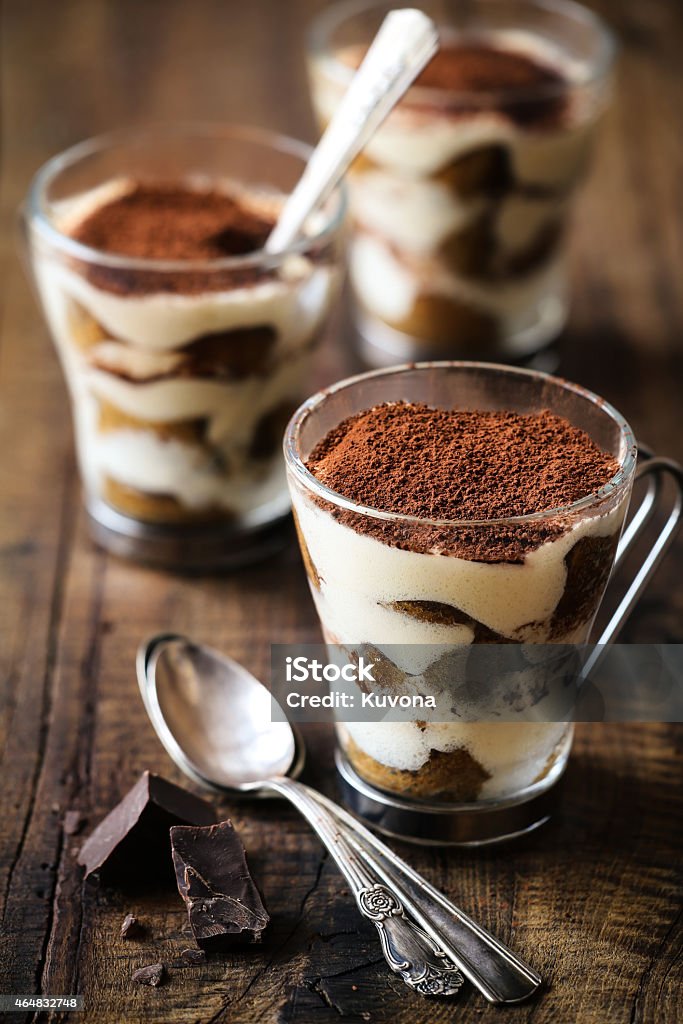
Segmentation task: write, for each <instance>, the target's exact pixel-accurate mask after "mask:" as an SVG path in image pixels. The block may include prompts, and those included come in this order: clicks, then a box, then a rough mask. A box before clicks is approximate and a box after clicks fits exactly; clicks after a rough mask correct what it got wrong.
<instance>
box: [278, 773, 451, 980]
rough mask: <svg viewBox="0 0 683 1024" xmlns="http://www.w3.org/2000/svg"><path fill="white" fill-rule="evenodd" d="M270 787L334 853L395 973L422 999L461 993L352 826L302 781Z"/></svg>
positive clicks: (444, 961)
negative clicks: (355, 842) (351, 836)
mask: <svg viewBox="0 0 683 1024" xmlns="http://www.w3.org/2000/svg"><path fill="white" fill-rule="evenodd" d="M265 785H267V786H268V788H269V789H272V790H275V791H276V792H277V793H280V794H281V795H282V796H284V797H286V798H287V800H289V801H290V803H292V804H293V805H294V806H295V807H296V808H297V810H299V811H300V812H301V814H302V815H303V816H304V817H305V818H306V820H307V821H308V822H309V824H310V825H311V826H312V827H313V829H314V831H315V832H316V833H317V835H318V836H319V838H320V839H321V840H322V842H323V843H324V845H325V846H326V847H327V849H328V850H329V852H330V853H331V854H332V856H333V857H334V859H335V861H336V863H337V866H338V867H339V869H340V871H341V873H342V874H343V875H344V878H345V879H346V881H347V882H348V884H349V887H350V889H351V892H352V893H353V895H354V897H355V900H356V904H357V906H358V909H359V910H360V912H361V914H362V915H363V917H366V918H367V919H368V920H369V921H372V923H373V924H374V926H375V927H376V929H377V931H378V933H379V938H380V943H381V946H382V952H383V953H384V958H385V960H386V961H387V963H388V964H389V967H390V968H391V969H392V971H395V972H396V974H400V976H401V977H402V978H403V980H404V981H405V983H406V985H409V986H410V988H412V989H414V990H415V991H416V992H419V993H420V994H421V995H429V996H450V995H455V994H456V993H457V992H458V990H459V989H460V986H461V985H462V983H463V980H464V979H463V976H462V974H461V973H460V971H459V970H458V968H457V967H456V965H455V964H454V963H453V962H452V960H450V959H449V958H448V957H447V956H446V954H445V953H444V952H443V950H442V949H441V948H440V947H439V945H438V944H437V943H436V942H435V941H434V939H433V938H431V937H430V936H429V935H427V934H426V932H423V931H422V929H421V928H418V927H417V926H416V925H415V924H413V922H412V921H411V920H409V919H408V918H407V917H406V916H405V911H404V909H403V904H402V902H401V900H400V899H399V897H398V895H397V894H396V893H395V892H394V891H393V889H392V888H391V887H390V886H388V885H387V884H385V882H384V881H383V880H382V879H381V878H380V876H379V874H378V873H377V872H375V870H374V868H373V866H372V861H371V860H369V859H368V858H366V857H365V856H364V855H363V854H362V853H360V854H359V853H358V852H357V851H356V850H355V849H354V848H353V846H352V845H351V844H350V843H349V841H348V839H347V838H346V831H347V830H346V827H345V826H344V825H342V824H340V822H339V821H337V820H336V819H335V818H334V816H333V815H332V814H330V812H329V811H328V810H327V809H326V808H325V807H323V806H322V805H321V804H320V803H318V801H317V800H316V799H315V798H314V797H313V796H312V795H311V793H310V792H309V790H308V789H307V788H306V787H305V786H302V785H301V783H299V782H294V781H293V780H292V779H285V778H278V779H270V780H269V781H268V783H266V784H265Z"/></svg>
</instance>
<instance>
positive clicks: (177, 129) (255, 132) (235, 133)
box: [24, 121, 347, 273]
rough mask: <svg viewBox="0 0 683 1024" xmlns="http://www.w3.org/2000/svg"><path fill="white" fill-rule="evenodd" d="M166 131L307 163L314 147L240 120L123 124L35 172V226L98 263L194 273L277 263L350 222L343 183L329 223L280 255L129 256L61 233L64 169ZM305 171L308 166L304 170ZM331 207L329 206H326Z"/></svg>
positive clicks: (30, 205)
mask: <svg viewBox="0 0 683 1024" xmlns="http://www.w3.org/2000/svg"><path fill="white" fill-rule="evenodd" d="M154 134H157V135H164V136H166V137H168V138H173V137H174V136H175V137H178V138H180V137H182V136H186V137H187V138H192V137H193V136H194V137H202V138H216V139H220V138H224V139H226V140H228V139H230V138H233V139H235V140H240V139H241V140H243V141H245V142H250V143H258V144H260V145H263V146H269V147H270V148H271V149H275V150H278V151H279V152H280V153H284V154H287V155H289V156H293V157H298V158H299V159H300V160H301V161H302V164H303V165H304V166H305V165H306V163H307V162H308V160H309V158H310V155H311V153H312V152H313V146H310V145H309V144H308V143H306V142H301V141H300V140H299V139H295V138H292V137H291V136H289V135H284V134H282V133H280V132H276V131H271V130H270V129H268V128H259V127H257V126H254V125H246V124H238V123H233V122H221V121H158V122H152V123H150V124H143V125H138V126H135V127H133V128H121V129H118V130H115V131H111V132H104V133H102V134H99V135H94V136H91V137H90V138H88V139H84V140H83V141H81V142H77V143H76V144H75V145H73V146H70V147H69V148H68V149H65V150H62V151H61V152H60V153H57V154H56V155H55V156H53V157H51V158H50V159H49V160H47V161H46V162H45V163H44V164H43V165H42V166H41V167H40V168H39V169H38V171H37V172H36V174H35V175H34V177H33V179H32V181H31V184H30V186H29V190H28V195H27V199H26V204H25V207H24V211H25V215H26V218H27V220H28V223H29V226H30V227H31V228H34V229H36V230H37V231H38V233H39V234H40V235H41V236H42V237H43V238H44V239H45V240H46V241H48V242H49V243H50V244H52V245H53V246H55V247H56V248H57V249H60V250H62V251H63V252H66V253H67V254H68V255H69V256H72V257H74V258H75V259H78V260H80V261H81V262H84V263H97V264H98V266H105V267H112V268H118V269H120V270H123V269H126V270H140V271H146V272H158V273H192V272H198V271H211V272H213V271H221V270H240V269H245V268H250V267H264V268H268V267H277V266H279V265H280V264H281V263H282V261H283V260H284V259H286V258H287V257H288V256H292V255H305V254H306V253H307V252H309V251H310V250H311V249H312V248H314V247H315V246H318V245H320V244H321V243H322V244H324V243H325V242H327V241H328V240H329V239H331V238H333V237H334V235H335V234H337V232H338V231H339V230H340V228H341V227H342V225H343V223H344V218H345V215H346V208H347V200H346V188H345V186H344V184H343V182H342V183H340V184H339V185H337V186H336V187H335V189H334V190H333V192H332V195H331V196H330V198H329V199H328V200H327V203H330V201H333V206H332V212H331V213H330V212H329V211H328V212H326V213H325V214H324V217H325V219H324V223H323V224H322V226H321V228H320V229H319V230H318V231H316V232H315V233H314V234H312V235H308V236H306V237H303V238H299V239H297V240H296V241H295V242H293V243H292V244H291V245H289V246H287V248H286V249H283V250H282V252H278V253H267V252H265V250H264V249H256V250H254V251H253V252H250V253H245V254H244V255H242V256H221V257H216V258H213V259H200V260H183V259H150V258H145V257H139V256H137V257H135V256H126V255H124V254H122V253H113V252H108V251H106V250H104V249H97V248H95V247H93V246H89V245H85V244H84V243H83V242H78V241H76V239H74V238H72V237H71V236H70V235H68V234H66V233H65V232H64V231H61V230H60V229H59V228H58V227H56V226H55V225H54V223H52V221H51V220H50V217H49V215H48V213H47V211H46V209H45V193H46V191H47V189H48V188H49V186H50V184H51V183H52V182H53V181H54V180H55V178H56V177H57V176H58V175H59V174H60V173H61V172H62V171H64V170H66V169H68V168H69V167H72V166H73V165H74V164H76V163H77V162H78V161H79V160H83V159H84V158H86V157H88V156H92V155H93V154H95V153H98V152H103V151H105V150H107V149H112V148H114V147H115V146H117V145H123V144H125V143H126V142H135V141H136V140H140V141H141V142H144V141H145V139H146V137H147V136H150V137H151V136H153V135H154ZM302 169H303V168H302ZM324 209H325V208H323V210H324Z"/></svg>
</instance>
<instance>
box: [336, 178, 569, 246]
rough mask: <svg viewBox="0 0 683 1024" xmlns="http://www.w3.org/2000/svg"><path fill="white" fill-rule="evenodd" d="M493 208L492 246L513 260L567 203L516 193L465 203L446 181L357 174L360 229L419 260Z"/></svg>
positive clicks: (354, 202) (354, 204) (355, 205)
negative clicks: (492, 199)
mask: <svg viewBox="0 0 683 1024" xmlns="http://www.w3.org/2000/svg"><path fill="white" fill-rule="evenodd" d="M489 208H490V209H491V210H492V215H493V221H492V223H493V239H494V242H495V244H496V246H497V247H498V248H499V250H500V251H501V253H502V255H503V256H511V255H515V254H517V253H520V252H524V251H525V250H526V249H528V248H529V246H531V245H532V244H533V242H534V241H535V240H536V239H537V238H538V236H539V235H540V233H541V232H542V231H543V229H544V228H547V227H548V225H550V224H554V223H556V222H557V220H558V219H559V218H560V217H561V216H562V215H563V214H564V212H565V208H566V200H562V199H557V198H538V197H530V196H524V195H520V194H514V193H513V194H512V195H509V196H507V197H506V198H505V199H503V200H500V201H499V200H496V201H494V202H493V203H492V202H491V201H490V200H487V199H485V198H482V197H475V198H473V199H470V200H468V201H465V200H462V199H459V198H458V197H457V196H455V195H454V194H453V192H452V190H450V189H449V188H447V186H446V185H444V184H443V182H439V181H436V180H434V179H428V180H424V181H414V180H411V179H408V178H404V177H399V176H398V175H394V174H388V173H386V172H384V171H368V172H366V173H365V174H362V175H357V176H356V177H355V179H354V181H353V188H352V190H351V209H352V211H353V214H354V217H355V219H356V221H357V222H358V224H359V225H360V228H361V229H368V230H369V231H372V232H376V233H378V234H379V235H381V236H382V237H383V238H385V239H386V240H387V241H389V242H391V243H392V244H393V245H395V246H397V247H398V248H399V249H402V250H403V251H404V252H406V253H410V254H414V255H416V256H428V255H431V254H435V253H436V251H437V250H438V249H439V247H440V246H441V245H442V244H443V243H444V242H445V241H446V239H447V238H449V237H450V236H451V235H454V234H457V233H459V232H461V231H462V230H463V229H465V228H467V227H468V226H469V225H471V224H472V223H473V222H474V221H476V220H477V219H478V218H479V217H481V216H482V214H483V213H485V212H486V211H487V209H489Z"/></svg>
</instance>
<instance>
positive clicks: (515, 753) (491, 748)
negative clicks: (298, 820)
mask: <svg viewBox="0 0 683 1024" xmlns="http://www.w3.org/2000/svg"><path fill="white" fill-rule="evenodd" d="M293 502H294V507H295V510H296V514H297V517H298V520H299V525H300V528H301V531H302V534H303V536H304V538H305V540H306V544H307V546H308V550H309V553H310V557H311V560H312V562H313V565H314V566H315V569H316V571H317V573H318V575H319V577H320V580H321V583H320V589H319V590H317V589H313V591H312V592H313V598H314V600H315V603H316V607H317V610H318V614H319V616H320V619H321V622H322V624H323V629H324V632H325V635H326V636H327V637H328V638H330V639H332V638H333V639H334V641H335V642H338V643H342V644H349V645H359V644H362V643H370V644H372V645H373V646H374V647H376V648H377V649H378V650H380V651H384V652H385V653H386V654H387V657H390V658H391V659H392V660H393V661H394V663H396V664H398V667H399V668H401V669H402V670H403V671H405V672H408V673H411V674H417V673H422V672H424V671H425V670H426V669H427V668H428V667H429V665H430V664H433V663H435V662H436V661H437V660H438V659H439V658H440V657H441V655H442V653H443V647H441V648H440V647H439V646H438V645H448V644H456V643H460V644H462V643H471V642H472V641H473V639H474V633H473V630H472V629H470V628H469V627H468V626H447V625H439V624H437V623H429V622H422V621H419V620H418V619H416V618H413V617H411V616H409V615H406V614H402V613H400V612H397V611H395V610H393V609H392V608H391V607H388V606H390V605H391V604H393V603H394V602H396V601H434V602H439V603H442V604H448V605H452V606H453V607H456V608H458V609H460V610H461V611H462V612H464V613H465V614H466V615H469V616H471V617H472V618H473V619H476V620H477V621H478V622H481V623H483V624H484V625H485V626H488V627H489V628H490V629H492V630H495V631H496V632H497V633H499V634H501V635H502V636H504V637H507V638H510V639H516V640H520V641H524V642H526V643H543V642H545V641H547V640H548V639H549V622H548V620H549V619H550V617H551V616H552V613H553V611H554V609H555V608H556V606H557V604H558V602H559V600H560V598H561V597H562V594H563V593H564V588H565V583H566V578H567V569H566V566H565V562H564V559H565V556H566V555H567V553H568V551H569V550H570V549H571V548H572V547H573V546H574V544H576V542H577V541H578V540H580V539H581V538H582V537H587V536H600V537H604V536H611V535H613V534H614V533H616V532H618V531H619V530H620V529H621V525H622V523H623V518H624V515H625V510H626V502H625V501H623V502H622V503H621V504H620V505H618V506H617V507H615V508H613V509H612V510H611V511H609V512H608V513H605V514H603V515H599V516H595V517H592V518H586V519H584V520H582V521H580V522H578V523H577V524H576V525H575V526H574V528H573V529H571V530H569V531H568V532H567V533H566V534H564V535H563V536H561V537H560V538H558V539H557V540H554V541H551V542H548V543H546V544H543V545H542V546H541V547H539V548H537V549H536V550H535V551H532V552H530V553H529V554H528V555H527V556H526V558H525V560H524V563H523V564H521V565H520V564H505V563H497V564H487V563H482V562H473V561H469V560H467V559H462V558H456V557H450V556H444V555H438V554H422V553H417V552H412V551H402V550H400V549H398V548H393V547H389V546H388V545H386V544H383V543H381V542H380V541H378V540H376V539H374V538H373V537H368V536H366V535H363V534H360V533H357V532H356V531H355V530H353V529H351V528H349V527H347V526H345V525H343V524H341V523H339V522H338V521H337V520H336V519H334V517H333V516H332V515H330V514H329V513H328V512H326V511H324V510H322V509H320V508H319V507H318V506H316V505H315V504H313V502H311V501H310V500H309V499H308V498H307V497H305V496H303V495H302V494H301V493H300V492H298V491H296V492H295V493H294V495H293ZM589 629H590V623H585V626H583V627H578V628H577V629H576V630H574V632H572V634H571V635H569V636H567V637H562V638H558V637H554V638H553V639H554V640H555V641H556V642H558V641H562V640H564V642H566V643H575V642H581V641H582V640H584V639H585V638H586V636H587V634H588V631H589ZM410 645H420V646H419V647H415V648H414V649H413V650H411V647H410ZM531 671H533V670H531ZM344 728H346V729H348V731H349V733H350V735H351V736H352V737H353V739H354V741H355V742H356V743H357V745H358V746H359V747H360V748H361V750H363V751H364V752H365V753H366V754H368V755H369V756H370V757H373V758H374V759H375V760H377V761H379V762H381V763H382V764H385V765H387V766H389V767H392V768H398V769H404V770H412V771H415V770H417V769H418V768H420V767H421V766H422V765H423V764H425V762H426V761H427V759H428V757H429V752H430V750H440V751H449V750H455V749H457V748H459V747H464V748H465V749H467V750H468V751H469V752H470V753H471V755H472V757H474V758H475V759H476V760H477V761H479V762H480V764H481V765H482V766H483V767H484V768H485V769H486V771H487V772H489V774H490V775H491V776H492V777H491V779H490V780H489V781H488V782H487V783H486V784H485V786H484V789H483V791H482V795H483V796H494V795H500V794H501V793H503V792H510V791H512V790H514V788H515V787H516V786H517V784H518V783H519V781H520V779H521V780H522V782H523V785H529V784H531V782H532V781H533V780H534V779H535V778H536V776H537V775H538V774H539V772H540V771H541V770H542V768H543V766H544V764H545V762H546V761H547V759H548V758H549V757H550V756H551V754H552V753H553V750H554V749H555V747H556V745H557V744H558V743H559V742H560V740H561V739H562V736H563V730H564V728H565V727H564V726H563V725H562V724H556V723H552V722H551V723H519V724H517V723H482V722H473V723H466V722H462V723H450V722H449V723H439V724H436V723H431V724H430V723H428V724H427V725H426V727H425V728H424V729H422V728H419V727H418V726H416V725H415V724H414V723H410V722H386V721H385V722H378V723H369V722H360V723H345V725H344Z"/></svg>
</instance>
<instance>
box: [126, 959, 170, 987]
mask: <svg viewBox="0 0 683 1024" xmlns="http://www.w3.org/2000/svg"><path fill="white" fill-rule="evenodd" d="M131 977H132V979H133V981H134V982H135V983H136V984H137V985H150V986H151V987H152V988H158V987H159V985H161V983H162V982H163V980H164V978H165V977H166V968H165V966H164V965H163V964H161V963H159V964H148V965H147V967H140V968H138V970H137V971H133V973H132V975H131Z"/></svg>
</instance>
